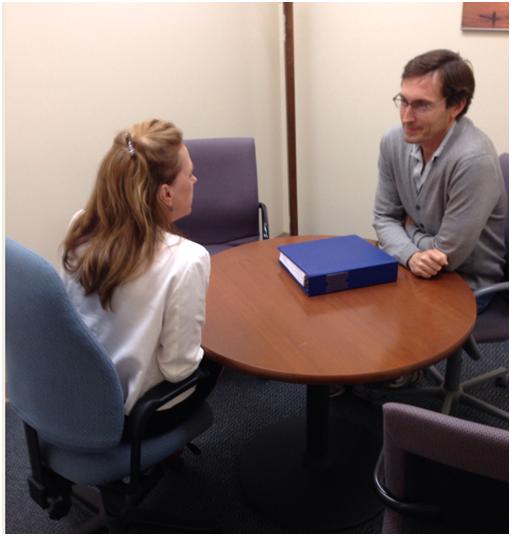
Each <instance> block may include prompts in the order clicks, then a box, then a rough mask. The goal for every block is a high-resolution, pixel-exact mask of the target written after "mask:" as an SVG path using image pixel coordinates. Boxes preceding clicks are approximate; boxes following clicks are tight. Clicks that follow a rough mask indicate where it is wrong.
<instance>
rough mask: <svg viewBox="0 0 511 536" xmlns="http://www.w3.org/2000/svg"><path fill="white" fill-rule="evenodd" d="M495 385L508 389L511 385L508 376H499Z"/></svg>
mask: <svg viewBox="0 0 511 536" xmlns="http://www.w3.org/2000/svg"><path fill="white" fill-rule="evenodd" d="M495 384H496V385H497V387H507V386H508V385H509V377H508V376H499V377H498V378H497V379H496V380H495Z"/></svg>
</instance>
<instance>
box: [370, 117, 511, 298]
mask: <svg viewBox="0 0 511 536" xmlns="http://www.w3.org/2000/svg"><path fill="white" fill-rule="evenodd" d="M445 141H446V143H445V144H444V145H443V147H441V151H440V152H439V154H437V155H436V156H433V159H432V161H431V163H430V164H429V167H428V168H427V169H428V173H427V177H426V179H425V180H424V182H423V184H420V186H419V190H417V188H418V186H417V183H416V182H415V180H414V178H413V175H414V169H415V170H416V166H417V157H416V155H417V149H418V148H417V146H415V145H413V144H409V143H407V142H405V140H404V137H403V132H402V128H401V127H396V128H393V129H392V130H390V131H389V132H387V133H386V134H385V136H384V137H383V139H382V141H381V144H380V158H379V162H378V167H379V181H378V188H377V191H376V200H375V209H374V223H373V225H374V228H375V230H376V233H377V235H378V240H379V242H380V245H381V247H382V248H383V249H384V250H385V251H386V252H387V253H389V254H390V255H392V256H393V257H395V258H396V259H397V260H398V261H399V262H400V263H401V264H403V265H405V266H406V264H407V262H408V260H409V258H410V257H411V256H412V255H413V254H414V253H415V252H417V251H424V250H426V249H430V248H437V249H439V250H440V251H443V252H444V253H445V254H446V255H447V258H448V262H449V265H448V266H447V270H449V271H457V272H458V273H459V274H460V275H461V276H463V277H464V278H465V279H466V281H467V282H468V284H469V285H470V286H471V287H472V288H473V289H475V288H480V287H482V286H486V285H488V284H492V283H496V282H498V281H500V280H501V279H502V275H503V266H504V262H505V261H504V259H505V255H506V242H505V240H506V238H505V233H506V222H507V193H506V189H505V186H504V180H503V178H502V173H501V169H500V165H499V159H498V156H497V153H496V151H495V148H494V147H493V144H492V143H491V141H490V140H489V138H488V137H487V136H486V135H485V134H484V133H483V132H481V131H480V130H479V129H478V128H476V127H475V126H474V124H473V123H472V121H470V120H469V119H467V118H466V117H462V118H461V119H459V120H458V121H457V122H456V123H455V125H454V126H453V128H452V133H450V135H449V137H448V139H446V140H445ZM415 172H416V171H415ZM407 215H408V216H409V217H410V219H411V220H412V221H413V222H414V223H413V224H410V223H409V224H406V221H405V220H406V216H407Z"/></svg>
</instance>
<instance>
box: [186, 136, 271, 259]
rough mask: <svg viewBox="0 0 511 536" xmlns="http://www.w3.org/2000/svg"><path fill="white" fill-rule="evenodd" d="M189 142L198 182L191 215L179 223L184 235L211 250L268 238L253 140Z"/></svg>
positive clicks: (187, 142)
mask: <svg viewBox="0 0 511 536" xmlns="http://www.w3.org/2000/svg"><path fill="white" fill-rule="evenodd" d="M185 145H186V146H187V147H188V150H189V151H190V156H191V159H192V162H193V166H194V173H195V175H196V177H197V178H198V183H197V184H196V186H195V189H194V200H193V211H192V213H191V214H190V215H189V216H187V217H185V218H183V219H181V220H179V221H178V222H177V227H178V229H179V230H180V231H181V232H182V233H183V234H184V236H185V237H186V238H189V239H190V240H193V241H194V242H198V243H199V244H202V245H203V246H205V247H206V248H207V249H208V251H209V252H210V253H211V254H214V253H218V252H220V251H223V250H224V249H227V248H230V247H233V246H238V245H240V244H244V243H246V242H252V241H255V240H259V239H260V238H269V230H268V217H267V211H266V206H265V205H264V204H263V203H260V202H259V198H258V193H257V168H256V156H255V142H254V140H253V138H212V139H196V140H185ZM259 214H261V223H259Z"/></svg>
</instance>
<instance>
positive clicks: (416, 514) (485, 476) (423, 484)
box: [374, 402, 509, 534]
mask: <svg viewBox="0 0 511 536" xmlns="http://www.w3.org/2000/svg"><path fill="white" fill-rule="evenodd" d="M383 430H384V448H383V467H382V458H381V457H380V460H379V462H378V465H377V467H376V469H375V478H374V480H375V484H376V489H377V492H378V495H379V496H380V498H381V499H382V501H383V503H384V504H385V506H386V509H385V515H384V520H383V532H384V533H397V532H423V533H427V532H431V531H433V532H437V533H438V532H440V533H453V532H462V533H472V534H473V533H499V532H503V533H505V534H508V521H509V520H508V512H509V509H508V494H509V484H508V472H509V432H508V430H503V429H500V428H494V427H492V426H486V425H483V424H479V423H475V422H470V421H466V420H463V419H459V418H457V417H453V416H450V415H444V414H441V413H437V412H434V411H429V410H426V409H423V408H418V407H415V406H409V405H405V404H398V403H392V402H391V403H387V404H384V406H383ZM382 473H383V475H384V483H382Z"/></svg>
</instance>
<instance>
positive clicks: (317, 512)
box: [240, 417, 382, 532]
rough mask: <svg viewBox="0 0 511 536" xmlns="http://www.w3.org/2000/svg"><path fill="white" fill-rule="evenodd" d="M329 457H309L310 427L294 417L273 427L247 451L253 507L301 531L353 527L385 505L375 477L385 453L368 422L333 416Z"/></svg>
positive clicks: (244, 482)
mask: <svg viewBox="0 0 511 536" xmlns="http://www.w3.org/2000/svg"><path fill="white" fill-rule="evenodd" d="M328 436H329V437H328V454H327V455H325V456H321V457H317V458H311V457H310V455H307V454H306V425H305V419H303V418H291V419H288V420H286V421H283V422H280V423H277V424H274V425H271V426H269V427H267V428H265V429H264V430H263V431H262V432H260V433H258V435H257V436H256V437H255V438H254V439H253V440H252V441H251V442H250V443H249V444H248V445H246V446H245V447H244V449H243V452H242V455H241V468H240V481H241V487H242V490H243V492H244V494H245V496H246V498H247V501H248V502H249V504H250V505H251V506H253V507H254V508H255V509H257V510H258V511H260V512H261V513H262V514H263V515H265V516H267V517H269V518H270V519H273V520H274V521H276V522H277V523H279V524H281V525H283V526H285V527H288V528H294V529H296V530H298V531H299V532H307V531H327V532H335V531H336V529H337V530H338V529H342V528H348V527H351V526H354V525H358V524H360V523H362V522H364V521H366V520H369V519H371V518H372V517H374V516H375V515H376V514H377V513H378V512H379V511H381V510H382V505H381V503H380V502H379V500H378V498H377V497H376V493H375V491H374V489H373V483H372V472H373V469H374V466H375V465H376V460H377V458H378V454H379V452H380V448H381V441H380V439H379V438H378V436H377V434H376V433H375V432H373V431H372V430H371V429H369V428H368V427H365V426H364V424H363V423H356V422H350V421H347V420H345V419H341V418H339V417H337V418H336V417H331V418H330V422H329V434H328Z"/></svg>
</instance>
